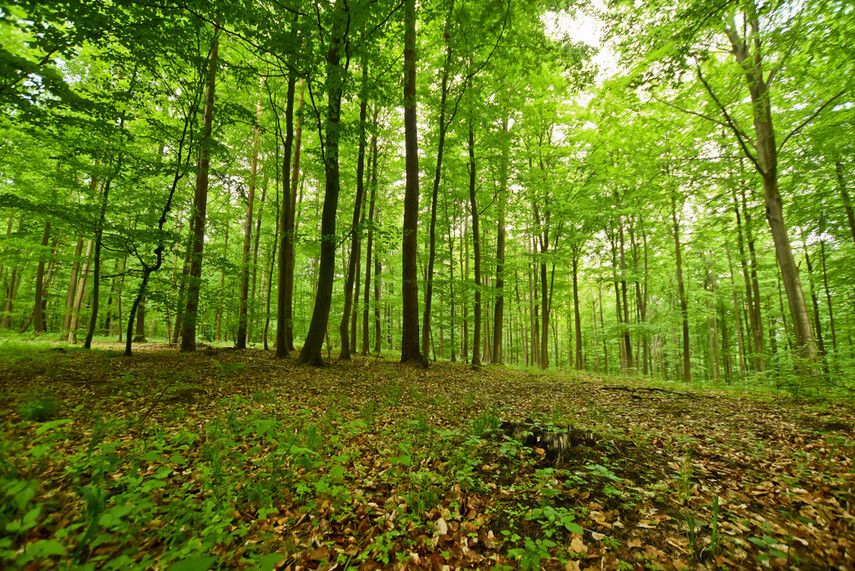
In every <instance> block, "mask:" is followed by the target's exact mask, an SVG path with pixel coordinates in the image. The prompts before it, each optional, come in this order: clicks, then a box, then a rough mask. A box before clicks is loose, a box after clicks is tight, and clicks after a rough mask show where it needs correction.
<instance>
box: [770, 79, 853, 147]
mask: <svg viewBox="0 0 855 571" xmlns="http://www.w3.org/2000/svg"><path fill="white" fill-rule="evenodd" d="M847 89H848V88H846V87H844V88H843V89H842V90H840V92H839V93H838V94H837V95H835V96H834V97H832V98H831V99H829V100H828V101H826V102H825V103H823V104H822V105H820V106H819V108H818V109H817V110H816V111H814V112H813V113H811V114H810V116H809V117H808V118H807V119H805V120H804V121H802V122H801V123H799V125H798V126H797V127H796V128H795V129H793V130H792V131H790V133H789V134H788V135H787V136H786V137H784V140H783V141H781V144H780V145H778V152H779V153H780V152H781V149H782V148H784V145H785V144H786V143H787V141H789V140H790V138H791V137H792V136H794V135H796V134H797V133H798V132H799V131H801V130H802V128H804V126H805V125H807V124H808V123H810V122H811V121H813V120H814V119H816V117H817V115H819V114H820V113H822V111H823V109H825V108H826V107H828V106H829V105H831V104H832V103H833V102H834V100H835V99H837V98H838V97H840V96H841V95H843V94H844V93H846V91H847Z"/></svg>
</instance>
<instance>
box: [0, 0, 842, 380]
mask: <svg viewBox="0 0 855 571" xmlns="http://www.w3.org/2000/svg"><path fill="white" fill-rule="evenodd" d="M582 12H586V13H588V14H590V15H591V16H594V17H596V18H597V19H598V21H600V22H601V23H603V25H604V27H605V29H606V34H605V39H607V40H609V42H610V43H609V44H608V45H610V46H611V47H612V49H614V50H615V53H616V54H617V56H616V57H617V58H618V59H619V61H617V62H615V66H616V67H617V68H618V70H619V71H616V72H613V73H611V74H602V73H601V74H598V73H597V69H596V67H595V65H594V63H593V61H594V60H593V59H592V58H593V56H594V54H595V52H596V49H595V48H594V47H591V46H588V45H586V44H584V43H581V42H578V41H574V40H573V39H571V38H570V37H568V36H567V35H566V30H565V29H564V27H562V26H554V25H552V22H553V21H564V22H566V21H568V20H569V16H570V15H573V14H578V13H582ZM0 37H2V47H0V106H2V109H3V113H2V116H1V117H0V129H2V131H3V137H2V141H0V173H2V177H0V212H2V217H3V220H4V222H5V232H3V233H2V236H0V241H2V244H0V287H2V298H3V306H2V318H0V327H3V328H5V329H7V330H17V331H19V332H21V333H26V334H29V333H35V334H37V335H43V334H47V335H51V336H61V337H62V338H67V339H70V340H75V339H77V338H78V337H80V338H81V339H85V342H86V344H87V346H89V344H91V342H92V340H93V338H94V336H95V335H98V336H108V337H111V338H118V339H120V340H123V341H125V342H126V348H127V353H128V354H130V353H131V349H132V343H133V342H134V341H135V340H136V341H141V340H144V339H146V338H154V337H156V338H167V339H168V340H169V341H170V342H173V343H179V342H180V344H181V348H182V350H185V351H192V350H195V348H196V343H197V341H199V340H204V341H205V342H209V343H210V342H234V343H235V345H236V346H237V347H238V348H244V347H246V346H248V345H250V344H254V343H263V345H264V347H265V348H268V346H270V347H271V348H272V349H274V350H275V351H276V355H277V356H280V357H282V356H286V355H288V354H289V353H290V352H291V351H293V350H295V346H301V347H302V350H301V352H300V353H299V357H298V360H299V361H300V362H304V363H310V364H320V363H322V362H323V360H324V358H325V355H331V354H332V347H335V348H336V351H338V355H339V357H340V358H342V359H347V358H350V356H351V355H352V354H354V353H361V354H363V355H366V354H369V353H378V352H380V351H396V352H400V356H401V359H402V360H403V361H415V362H420V363H424V364H426V365H427V364H428V363H429V362H430V361H431V360H434V359H451V360H462V361H467V362H470V363H471V364H472V365H473V366H480V365H481V364H483V363H488V362H492V363H507V364H527V365H532V366H539V367H543V368H546V367H549V366H573V367H576V368H578V369H588V370H595V371H600V372H611V373H614V372H616V371H621V372H624V373H627V374H630V373H637V374H644V375H654V376H657V377H662V378H672V379H673V378H682V379H684V380H691V379H693V378H703V379H712V380H728V381H730V380H737V379H748V378H754V377H755V376H762V377H773V378H774V377H778V376H779V375H780V374H781V373H783V372H786V371H790V370H792V371H796V372H798V373H800V374H801V375H802V377H807V378H813V379H822V380H823V382H845V381H842V379H845V378H847V373H848V372H851V371H852V370H853V368H855V340H853V332H855V289H853V286H855V284H853V282H852V278H853V263H852V260H853V259H855V249H853V248H855V215H853V206H852V204H851V197H850V194H849V193H850V189H851V188H852V186H853V180H855V148H854V147H853V141H855V129H853V119H855V109H853V105H855V101H853V77H855V74H853V71H855V58H852V57H851V46H852V45H855V18H853V14H852V6H851V5H850V4H849V3H848V2H845V1H842V0H817V1H813V2H798V1H788V0H784V1H781V2H758V1H757V0H738V1H733V0H715V1H714V2H709V1H700V0H680V1H679V2H676V3H671V4H669V6H668V9H667V10H666V9H665V8H664V7H663V6H661V5H660V4H659V3H657V2H654V1H648V2H641V3H639V2H634V3H632V2H620V1H612V2H610V3H608V4H607V5H606V6H600V7H599V8H595V7H593V5H590V6H589V5H586V4H576V3H570V2H566V1H563V2H562V1H559V0H544V1H541V2H534V3H532V2H521V1H519V0H488V1H486V2H473V1H471V0H469V1H464V0H426V1H421V2H418V3H417V2H415V0H402V1H399V0H370V1H369V0H351V1H349V2H345V1H343V0H335V1H333V2H314V1H309V0H284V1H275V2H274V1H267V0H254V1H248V2H247V1H243V2H237V1H235V0H216V1H208V0H206V1H201V0H163V1H162V2H159V3H156V4H155V5H152V4H151V3H145V2H139V1H137V0H113V1H111V2H106V1H103V2H102V1H99V2H92V1H84V0H67V1H64V2H41V1H39V0H12V1H7V2H4V3H3V4H2V5H0ZM331 317H333V318H335V321H334V322H333V323H331V322H330V318H331ZM336 326H338V327H336ZM336 331H337V335H336ZM325 346H326V347H327V349H326V350H325V349H324V348H325ZM327 358H328V357H327Z"/></svg>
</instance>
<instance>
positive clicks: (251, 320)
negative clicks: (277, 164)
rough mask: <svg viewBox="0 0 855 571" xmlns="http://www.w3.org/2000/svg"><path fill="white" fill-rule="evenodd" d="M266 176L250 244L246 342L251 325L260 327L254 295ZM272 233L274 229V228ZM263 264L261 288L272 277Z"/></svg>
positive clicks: (248, 339)
mask: <svg viewBox="0 0 855 571" xmlns="http://www.w3.org/2000/svg"><path fill="white" fill-rule="evenodd" d="M267 183H268V180H267V177H266V176H265V177H264V182H262V185H261V198H260V199H259V205H258V216H256V217H255V238H254V240H253V244H252V260H253V265H252V282H251V285H250V287H249V300H250V303H249V317H248V319H247V324H248V325H247V329H246V340H247V343H249V342H251V341H252V334H253V327H255V328H258V329H261V322H260V318H258V317H256V313H257V311H258V309H259V306H260V304H259V303H258V298H257V296H256V286H257V285H258V268H259V263H258V249H259V248H260V247H261V222H262V220H264V216H263V214H264V204H265V201H266V200H267ZM273 233H274V234H275V233H276V231H275V230H274V232H273ZM265 268H266V265H265V266H262V267H261V288H262V289H264V280H265V279H266V280H267V281H268V282H269V281H270V280H271V279H272V276H271V275H270V274H267V275H265Z"/></svg>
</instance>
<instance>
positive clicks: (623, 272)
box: [615, 192, 635, 372]
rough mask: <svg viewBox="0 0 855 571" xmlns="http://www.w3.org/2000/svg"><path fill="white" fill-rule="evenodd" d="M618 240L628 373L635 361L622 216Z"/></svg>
mask: <svg viewBox="0 0 855 571" xmlns="http://www.w3.org/2000/svg"><path fill="white" fill-rule="evenodd" d="M615 194H617V192H615ZM618 239H619V243H620V289H621V298H622V302H623V322H624V325H625V327H624V330H623V342H624V351H625V352H626V365H627V371H628V372H631V371H632V368H633V365H634V364H635V361H633V358H632V339H631V338H630V335H629V302H628V301H627V296H626V252H625V250H626V244H625V243H624V242H625V240H624V235H623V215H622V214H621V215H620V216H619V217H618Z"/></svg>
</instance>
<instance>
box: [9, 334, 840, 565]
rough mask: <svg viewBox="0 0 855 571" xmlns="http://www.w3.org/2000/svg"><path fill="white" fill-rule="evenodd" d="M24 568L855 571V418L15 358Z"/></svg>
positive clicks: (432, 381) (628, 395) (780, 407)
mask: <svg viewBox="0 0 855 571" xmlns="http://www.w3.org/2000/svg"><path fill="white" fill-rule="evenodd" d="M0 424H2V427H3V437H2V440H0V496H2V498H3V499H2V501H0V506H2V507H0V567H4V568H28V569H33V568H37V567H50V568H60V569H68V568H75V569H86V568H89V569H94V568H104V569H132V568H140V569H142V568H160V569H175V570H180V569H205V568H210V569H219V568H242V569H298V568H299V569H333V568H334V569H377V568H392V569H403V568H420V567H422V568H441V567H442V566H443V565H447V566H449V567H450V568H453V569H454V568H497V569H517V568H520V569H671V568H709V569H715V568H735V567H740V568H755V567H757V568H759V567H764V568H774V569H781V568H793V569H820V568H822V569H829V568H839V569H844V568H852V567H853V565H855V553H853V551H852V547H851V546H852V545H853V544H855V529H853V524H855V519H853V516H852V511H851V505H852V501H853V487H852V486H853V469H852V458H853V455H855V441H853V435H854V434H855V433H853V427H854V426H855V415H853V411H852V408H851V403H848V402H846V401H843V402H836V401H831V400H820V399H812V400H808V399H800V400H796V399H794V398H793V397H792V395H791V394H790V393H784V392H782V393H774V392H768V391H759V390H755V391H753V392H748V391H745V390H737V389H734V388H733V387H725V386H724V385H721V386H717V387H714V386H712V385H707V386H701V385H698V384H694V385H680V384H674V383H671V384H668V385H667V386H666V385H661V384H660V385H653V384H643V383H642V382H641V381H638V380H630V379H627V378H621V379H615V378H602V377H598V376H593V375H591V374H589V373H584V372H578V371H573V372H568V371H550V372H542V371H537V372H534V371H533V370H530V369H511V368H504V367H498V366H489V367H486V368H483V369H481V370H473V369H471V368H470V367H467V366H465V365H462V364H455V363H448V362H444V363H437V364H435V365H433V366H432V367H431V368H429V369H424V368H421V367H414V366H409V365H400V364H398V363H397V362H396V359H393V358H390V359H388V360H386V359H383V358H382V357H381V358H377V357H368V358H358V359H355V360H350V361H330V365H329V366H327V367H323V368H310V367H303V366H298V365H296V364H295V361H294V359H293V358H291V359H284V360H283V359H276V358H274V357H273V355H272V354H271V353H269V352H262V351H256V350H232V349H222V348H213V347H212V348H208V349H204V350H199V351H197V352H195V353H190V354H187V353H180V352H179V351H178V350H177V348H170V347H168V346H166V345H154V344H149V345H141V346H140V349H139V350H138V351H137V353H136V355H135V356H134V357H132V358H129V357H123V356H121V347H120V346H119V345H117V344H114V345H109V344H96V348H95V349H94V350H92V351H84V350H80V349H78V348H75V347H73V346H70V345H58V344H49V343H42V344H31V345H27V344H25V343H6V344H4V345H3V346H2V347H0Z"/></svg>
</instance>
